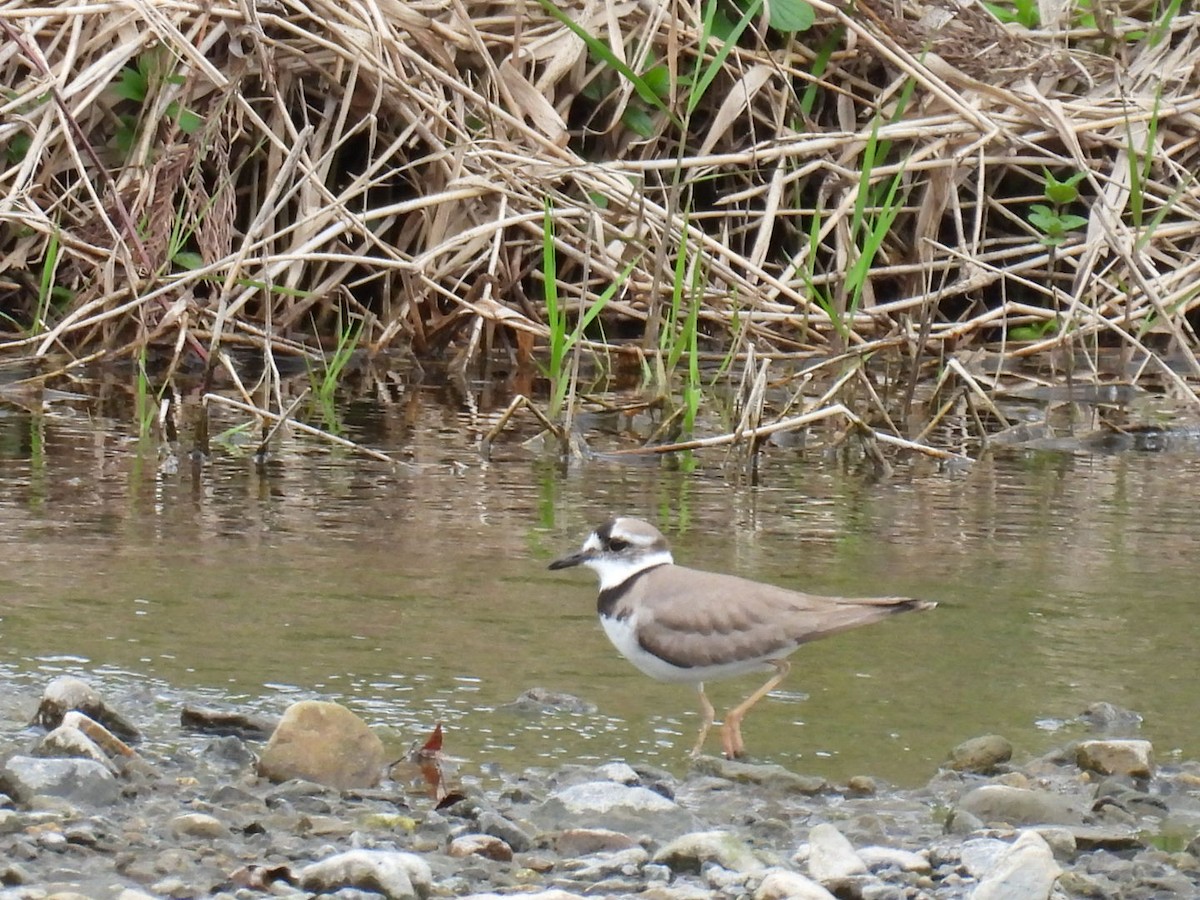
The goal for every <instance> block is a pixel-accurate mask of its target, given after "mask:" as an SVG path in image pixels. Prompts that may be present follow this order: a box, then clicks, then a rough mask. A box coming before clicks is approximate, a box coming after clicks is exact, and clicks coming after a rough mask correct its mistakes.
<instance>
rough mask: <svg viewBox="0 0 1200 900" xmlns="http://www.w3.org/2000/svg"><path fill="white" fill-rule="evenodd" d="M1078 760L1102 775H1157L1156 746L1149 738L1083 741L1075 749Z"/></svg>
mask: <svg viewBox="0 0 1200 900" xmlns="http://www.w3.org/2000/svg"><path fill="white" fill-rule="evenodd" d="M1075 763H1076V765H1078V766H1079V768H1081V769H1084V770H1086V771H1089V772H1099V773H1100V774H1101V775H1128V776H1130V777H1132V778H1150V777H1151V776H1153V775H1154V747H1153V745H1152V744H1151V743H1150V742H1149V741H1142V740H1132V739H1124V740H1121V739H1112V740H1098V741H1082V742H1080V744H1079V746H1078V747H1077V748H1076V749H1075Z"/></svg>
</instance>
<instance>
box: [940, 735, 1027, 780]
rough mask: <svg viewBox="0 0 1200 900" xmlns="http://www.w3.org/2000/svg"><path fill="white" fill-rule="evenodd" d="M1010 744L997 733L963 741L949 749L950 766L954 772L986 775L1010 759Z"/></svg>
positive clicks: (1011, 749)
mask: <svg viewBox="0 0 1200 900" xmlns="http://www.w3.org/2000/svg"><path fill="white" fill-rule="evenodd" d="M1012 751H1013V748H1012V744H1010V743H1009V742H1008V739H1007V738H1004V737H1001V736H1000V735H998V734H985V735H982V736H980V737H975V738H971V739H970V740H968V741H963V742H962V743H961V744H959V745H958V746H957V747H955V748H954V749H953V750H952V751H950V768H952V769H954V770H955V771H956V772H977V773H979V774H981V775H987V774H989V773H991V772H994V771H996V767H997V766H999V765H1000V764H1002V763H1006V762H1008V761H1009V760H1010V759H1012Z"/></svg>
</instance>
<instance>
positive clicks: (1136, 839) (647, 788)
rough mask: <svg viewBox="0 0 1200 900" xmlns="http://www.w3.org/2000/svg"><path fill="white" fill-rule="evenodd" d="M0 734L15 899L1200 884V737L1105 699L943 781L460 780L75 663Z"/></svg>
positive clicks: (600, 773) (332, 734) (843, 893)
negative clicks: (148, 693) (1142, 729)
mask: <svg viewBox="0 0 1200 900" xmlns="http://www.w3.org/2000/svg"><path fill="white" fill-rule="evenodd" d="M5 703H6V704H7V705H8V707H9V708H10V709H15V708H17V706H19V705H21V704H22V703H27V704H28V706H29V708H30V709H31V710H32V709H33V708H35V707H36V708H37V714H36V716H35V717H34V723H33V724H31V725H30V726H29V727H26V728H21V729H17V730H11V731H10V732H9V733H7V734H4V735H0V900H48V898H56V900H68V898H82V897H86V898H120V900H142V898H179V900H185V898H200V897H218V898H257V897H264V896H270V897H310V896H314V895H328V896H332V897H337V898H345V900H351V898H378V897H387V898H395V900H408V898H426V897H475V898H480V897H492V896H496V895H514V894H519V895H520V896H521V897H524V898H535V900H571V898H575V897H579V898H582V897H588V898H595V897H629V896H636V897H641V898H646V900H700V898H728V900H736V898H754V900H783V898H802V900H829V898H833V897H837V898H855V900H859V898H861V900H917V898H931V900H933V898H938V900H941V898H972V900H1039V898H1076V897H1079V898H1084V897H1086V898H1122V900H1141V898H1167V897H1171V898H1174V897H1195V896H1200V859H1198V857H1200V838H1198V837H1197V836H1198V835H1200V762H1190V761H1180V760H1176V759H1171V760H1170V762H1169V763H1163V762H1161V761H1157V760H1156V759H1155V754H1154V748H1153V747H1152V746H1151V744H1150V743H1149V742H1148V741H1146V740H1143V739H1141V738H1139V737H1138V734H1137V732H1138V724H1139V719H1138V717H1137V716H1136V715H1135V714H1133V713H1130V712H1128V711H1125V710H1121V709H1118V708H1116V707H1113V706H1110V705H1108V704H1096V705H1095V706H1093V707H1092V708H1091V709H1089V710H1088V711H1086V712H1085V713H1084V715H1083V717H1082V718H1081V720H1080V725H1079V730H1080V731H1081V732H1084V736H1082V737H1081V738H1080V739H1079V740H1076V741H1073V742H1071V743H1070V744H1067V745H1064V746H1062V747H1061V748H1059V749H1058V750H1057V751H1056V752H1054V753H1051V754H1049V755H1047V756H1044V757H1041V758H1036V759H1028V760H1021V761H1014V760H1013V759H1012V752H1013V751H1012V747H1011V746H1010V745H1009V743H1008V741H1006V740H1005V739H1004V738H1003V737H1001V736H998V735H982V736H979V737H976V738H972V739H969V740H966V741H964V742H963V743H962V744H961V745H959V746H958V747H955V748H947V758H946V761H945V763H944V765H943V766H942V767H941V768H940V769H939V770H938V771H937V772H936V774H934V775H933V777H932V778H931V779H930V781H929V782H928V784H926V785H925V786H923V787H921V788H919V789H916V790H897V789H894V788H891V787H889V786H887V785H885V784H882V783H879V782H878V781H876V780H875V779H873V778H870V777H866V776H863V777H859V778H853V779H850V780H849V781H848V782H847V783H845V784H832V783H829V782H827V781H826V780H824V779H823V778H820V777H817V776H813V775H806V774H803V773H797V772H792V771H789V770H787V769H785V768H782V767H780V766H777V765H771V764H756V763H752V762H734V761H727V760H724V759H718V758H713V757H701V758H700V759H698V760H696V761H695V763H694V765H693V766H692V767H691V769H690V770H689V771H688V773H687V774H686V775H685V776H683V777H676V776H673V775H672V774H670V773H668V772H665V771H662V770H659V769H656V768H653V767H648V766H644V765H641V764H639V762H638V760H635V759H630V760H624V761H613V762H609V763H607V764H604V765H599V766H581V765H565V766H560V767H558V768H554V769H530V770H528V771H523V772H516V773H508V774H504V773H495V777H494V778H491V779H489V780H488V781H487V783H486V786H481V784H482V782H478V781H476V782H472V781H470V780H466V779H464V780H462V781H460V780H458V779H456V777H455V776H454V774H453V772H452V771H451V770H450V769H449V767H447V766H445V765H444V761H443V760H442V759H441V758H440V754H439V753H438V748H437V743H436V740H431V741H430V742H429V743H428V744H427V745H426V746H425V747H424V748H423V749H422V748H418V749H417V750H416V751H415V752H414V753H413V754H411V755H410V757H409V758H407V759H406V760H403V761H400V762H399V763H395V764H393V763H394V761H391V760H388V759H386V755H385V754H384V751H383V747H382V744H381V743H380V742H379V741H378V738H376V737H375V736H374V735H373V734H371V732H370V730H369V729H368V728H367V727H366V725H365V724H363V723H362V722H361V721H360V720H358V719H357V717H356V716H355V715H354V714H353V713H352V712H350V711H349V710H346V709H344V708H343V707H340V706H338V705H337V704H333V703H323V702H319V701H303V702H301V703H298V704H295V705H294V706H293V707H292V708H289V709H288V710H287V711H286V712H285V713H284V715H283V717H282V719H281V720H279V721H274V720H263V719H261V718H256V717H254V716H243V715H241V714H240V713H239V712H238V711H237V710H229V709H220V710H214V709H207V708H203V707H200V706H189V707H187V708H185V709H181V710H180V716H179V722H178V724H177V725H175V726H174V727H175V732H174V734H173V735H172V739H171V740H169V741H167V740H163V739H162V738H161V735H158V734H157V730H161V729H157V730H156V728H157V726H154V725H153V723H141V722H137V721H134V720H132V719H131V718H130V717H129V716H128V711H122V710H114V709H111V708H110V707H109V706H108V704H106V703H105V701H104V699H103V698H102V697H101V696H100V695H99V694H98V693H97V692H96V691H95V690H93V689H92V687H91V686H89V685H87V684H85V683H83V682H81V681H78V680H77V679H73V678H60V679H56V680H55V681H54V682H52V683H50V684H48V685H46V686H45V692H44V694H43V696H42V697H41V698H40V700H39V698H38V697H37V696H31V697H9V698H8V699H7V700H6V701H5Z"/></svg>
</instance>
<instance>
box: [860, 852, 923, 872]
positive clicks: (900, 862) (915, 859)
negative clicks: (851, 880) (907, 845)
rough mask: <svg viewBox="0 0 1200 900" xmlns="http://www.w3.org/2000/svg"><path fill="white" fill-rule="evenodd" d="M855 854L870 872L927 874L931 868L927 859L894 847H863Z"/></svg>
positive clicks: (918, 854)
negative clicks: (880, 870)
mask: <svg viewBox="0 0 1200 900" xmlns="http://www.w3.org/2000/svg"><path fill="white" fill-rule="evenodd" d="M856 852H857V855H858V858H859V859H861V860H862V861H863V865H865V866H866V867H867V868H868V869H869V870H870V871H872V872H874V871H875V870H876V869H899V870H900V871H901V872H929V871H930V870H931V869H932V868H933V867H932V866H931V865H930V864H929V859H928V858H927V857H925V856H922V855H921V854H920V853H913V852H912V851H911V850H901V849H898V848H896V847H863V848H861V849H859V850H858V851H856Z"/></svg>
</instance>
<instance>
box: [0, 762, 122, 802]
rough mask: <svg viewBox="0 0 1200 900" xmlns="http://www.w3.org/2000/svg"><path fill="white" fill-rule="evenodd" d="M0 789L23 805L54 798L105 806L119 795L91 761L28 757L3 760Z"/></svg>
mask: <svg viewBox="0 0 1200 900" xmlns="http://www.w3.org/2000/svg"><path fill="white" fill-rule="evenodd" d="M0 790H2V791H4V793H6V794H8V795H9V796H10V797H12V798H13V799H14V800H16V801H17V802H18V803H24V804H28V803H30V802H31V801H32V800H33V798H34V797H58V798H61V799H63V800H67V801H68V802H70V803H74V804H80V805H87V806H109V805H111V804H113V803H116V802H117V799H118V797H119V796H120V788H119V786H118V784H117V779H116V778H115V777H114V776H113V773H112V772H111V771H109V769H108V768H106V767H105V766H104V765H102V764H100V763H98V762H96V761H95V760H91V759H38V758H35V757H32V756H11V757H9V758H8V760H6V761H5V763H4V766H3V767H2V768H0Z"/></svg>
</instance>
